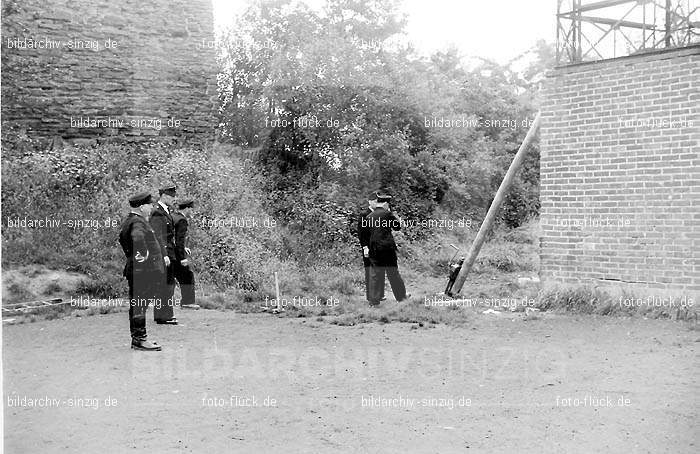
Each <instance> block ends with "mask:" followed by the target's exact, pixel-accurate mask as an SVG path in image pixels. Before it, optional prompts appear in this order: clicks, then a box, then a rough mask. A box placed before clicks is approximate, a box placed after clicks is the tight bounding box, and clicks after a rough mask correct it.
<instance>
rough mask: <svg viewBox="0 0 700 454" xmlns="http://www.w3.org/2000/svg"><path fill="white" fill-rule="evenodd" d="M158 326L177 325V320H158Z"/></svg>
mask: <svg viewBox="0 0 700 454" xmlns="http://www.w3.org/2000/svg"><path fill="white" fill-rule="evenodd" d="M156 323H157V324H158V325H177V319H176V318H171V319H170V320H156Z"/></svg>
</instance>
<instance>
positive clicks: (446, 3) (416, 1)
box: [213, 0, 557, 63]
mask: <svg viewBox="0 0 700 454" xmlns="http://www.w3.org/2000/svg"><path fill="white" fill-rule="evenodd" d="M300 1H304V2H305V3H307V4H309V5H310V6H311V7H319V5H320V4H322V3H323V0H300ZM403 3H404V7H403V11H404V12H405V13H406V14H407V20H408V23H407V27H406V31H407V35H408V39H409V40H410V41H411V42H413V44H414V46H415V47H416V49H418V50H419V51H420V52H422V53H424V54H429V53H432V52H434V51H437V50H442V49H445V48H446V47H448V46H450V45H453V46H455V47H457V49H459V50H460V51H461V52H462V53H463V54H464V55H465V56H467V57H484V58H488V59H492V60H495V61H497V62H499V63H507V62H508V61H509V60H511V59H513V58H515V57H517V56H519V55H520V54H522V53H524V52H525V51H527V50H528V49H530V48H531V47H532V46H533V45H534V44H535V42H537V41H538V40H540V39H544V40H546V41H549V42H552V43H553V42H554V41H555V38H556V35H555V33H556V17H555V14H556V3H557V1H556V0H404V2H403ZM213 4H214V19H215V21H216V26H217V28H220V27H223V26H226V25H228V24H230V23H231V22H232V19H233V18H234V17H235V15H237V14H239V13H240V12H241V11H242V10H243V9H244V7H245V5H246V0H213Z"/></svg>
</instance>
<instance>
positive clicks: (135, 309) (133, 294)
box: [119, 184, 199, 351]
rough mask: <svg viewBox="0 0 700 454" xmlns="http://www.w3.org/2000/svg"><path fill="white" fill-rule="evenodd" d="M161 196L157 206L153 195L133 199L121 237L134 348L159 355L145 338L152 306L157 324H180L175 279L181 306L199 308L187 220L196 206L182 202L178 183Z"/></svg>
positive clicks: (155, 345)
mask: <svg viewBox="0 0 700 454" xmlns="http://www.w3.org/2000/svg"><path fill="white" fill-rule="evenodd" d="M158 194H159V198H158V200H157V201H155V200H154V199H153V196H152V195H151V194H150V193H149V192H141V193H138V194H135V195H134V196H132V197H130V198H129V206H131V212H130V213H129V215H128V216H127V218H126V219H125V220H124V222H123V223H122V225H121V231H120V233H119V243H120V244H121V246H122V249H123V250H124V255H125V256H126V265H125V266H124V272H123V274H124V277H125V278H126V279H127V282H128V284H129V325H130V328H131V348H133V349H136V350H155V351H157V350H161V346H160V345H158V343H157V342H149V341H148V340H147V337H146V310H147V309H148V305H149V303H150V304H152V305H153V316H154V319H155V322H156V323H157V324H161V325H177V324H178V321H177V319H176V318H175V316H174V306H175V302H174V298H173V295H174V293H175V281H176V280H177V282H178V284H179V285H180V292H181V295H182V300H181V304H180V307H182V308H186V309H199V305H197V304H195V292H194V273H193V272H192V269H191V266H190V249H189V248H188V247H187V227H188V220H187V219H188V217H189V211H190V209H191V208H192V207H193V206H194V201H193V200H191V199H184V200H180V201H179V202H178V201H177V187H176V186H175V185H174V184H168V185H165V186H163V187H161V188H160V189H159V190H158ZM176 202H178V203H176Z"/></svg>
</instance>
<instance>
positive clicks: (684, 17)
mask: <svg viewBox="0 0 700 454" xmlns="http://www.w3.org/2000/svg"><path fill="white" fill-rule="evenodd" d="M697 1H698V0H603V1H595V2H590V1H589V2H585V1H584V0H558V6H557V64H558V65H569V64H575V63H581V62H585V61H595V60H604V59H608V58H616V57H622V56H625V55H632V54H635V53H639V52H644V51H647V50H655V49H665V48H672V47H685V46H689V45H691V44H695V43H698V42H700V33H699V31H700V22H699V21H698V14H697V12H698V6H697Z"/></svg>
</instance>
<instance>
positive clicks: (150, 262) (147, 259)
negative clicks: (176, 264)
mask: <svg viewBox="0 0 700 454" xmlns="http://www.w3.org/2000/svg"><path fill="white" fill-rule="evenodd" d="M119 244H120V245H121V246H122V249H123V250H124V255H125V256H126V265H125V266H124V273H123V274H124V276H127V277H128V276H133V274H134V273H142V272H146V273H148V272H158V273H164V272H165V263H164V262H163V256H164V255H165V249H164V248H163V247H162V246H161V245H160V243H159V242H158V240H157V239H156V235H155V232H154V231H153V228H152V227H151V225H150V224H149V223H148V222H147V221H146V219H145V218H144V217H143V216H140V215H138V214H136V213H129V216H128V217H127V218H126V219H125V220H124V222H122V226H121V230H120V232H119Z"/></svg>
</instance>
